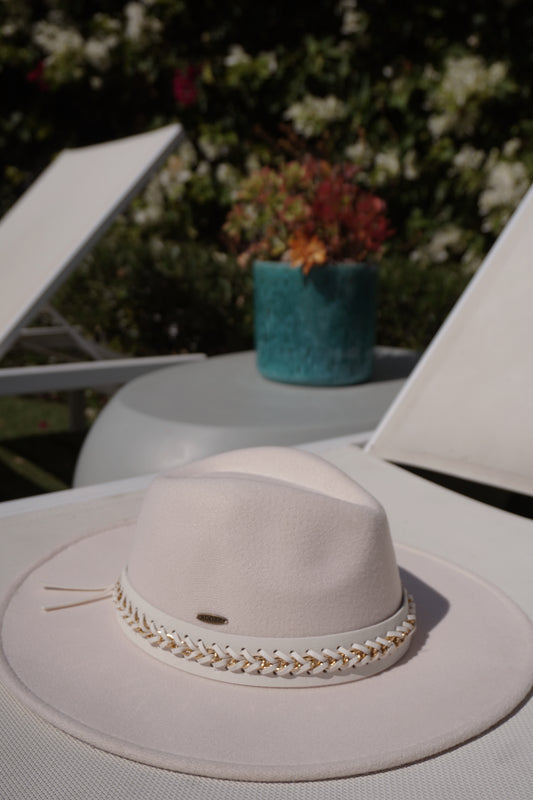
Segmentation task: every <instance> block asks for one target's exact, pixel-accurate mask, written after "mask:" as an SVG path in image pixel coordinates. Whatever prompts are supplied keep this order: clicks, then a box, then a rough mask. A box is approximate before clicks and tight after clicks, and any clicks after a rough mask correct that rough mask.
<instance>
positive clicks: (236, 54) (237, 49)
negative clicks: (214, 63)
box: [224, 44, 252, 67]
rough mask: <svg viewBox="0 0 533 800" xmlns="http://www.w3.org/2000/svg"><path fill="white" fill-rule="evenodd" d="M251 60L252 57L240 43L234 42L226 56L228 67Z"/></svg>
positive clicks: (225, 62)
mask: <svg viewBox="0 0 533 800" xmlns="http://www.w3.org/2000/svg"><path fill="white" fill-rule="evenodd" d="M251 60H252V57H251V56H250V55H248V53H247V52H246V50H244V48H243V47H241V45H240V44H232V45H231V47H230V49H229V53H228V55H227V56H226V57H225V58H224V64H225V65H226V67H238V66H240V65H241V64H248V63H249V62H250V61H251Z"/></svg>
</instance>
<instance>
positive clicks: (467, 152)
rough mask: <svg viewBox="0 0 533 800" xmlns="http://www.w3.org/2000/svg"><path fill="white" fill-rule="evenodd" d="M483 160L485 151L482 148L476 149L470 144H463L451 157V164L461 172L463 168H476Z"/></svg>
mask: <svg viewBox="0 0 533 800" xmlns="http://www.w3.org/2000/svg"><path fill="white" fill-rule="evenodd" d="M484 160H485V153H484V152H483V151H482V150H476V148H475V147H472V145H470V144H465V145H463V146H462V147H461V149H460V150H459V151H458V152H457V153H456V154H455V155H454V157H453V161H452V163H453V166H454V167H455V170H456V171H457V172H462V171H463V170H465V169H473V170H477V169H479V168H480V167H481V165H482V164H483V161H484Z"/></svg>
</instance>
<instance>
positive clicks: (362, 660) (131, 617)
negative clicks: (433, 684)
mask: <svg viewBox="0 0 533 800" xmlns="http://www.w3.org/2000/svg"><path fill="white" fill-rule="evenodd" d="M407 601H408V605H407V613H406V618H405V620H403V621H402V622H401V623H400V624H398V625H396V626H395V627H394V629H393V630H391V631H387V633H386V634H385V636H377V637H376V638H375V640H370V639H369V640H367V641H366V642H365V643H364V644H357V643H353V644H351V645H350V646H349V647H338V648H337V649H335V650H332V649H329V648H323V649H321V650H310V649H309V650H305V651H303V652H302V653H298V652H297V651H295V650H291V651H289V652H288V653H284V652H282V651H281V650H273V651H271V652H269V651H267V650H266V649H262V648H260V649H258V650H257V651H256V652H255V653H250V651H249V650H248V649H247V648H246V647H243V648H241V649H240V650H239V651H237V650H235V649H234V648H232V647H228V646H224V647H222V646H220V645H218V644H212V645H211V646H210V647H207V646H206V645H205V644H204V642H203V641H202V639H197V640H194V639H192V638H191V637H190V636H187V635H183V636H182V635H181V634H180V633H178V632H176V631H174V630H172V631H167V630H166V629H165V627H164V626H163V625H159V624H158V623H157V622H156V621H155V620H152V619H146V616H145V614H143V613H142V612H139V610H138V609H137V608H136V607H135V605H134V604H133V603H132V602H131V600H129V599H128V597H127V596H126V592H125V591H124V588H123V586H122V584H121V581H120V580H117V582H116V584H115V586H114V589H113V602H114V603H115V606H116V608H117V611H118V612H119V614H120V616H121V617H122V619H123V620H124V622H125V623H126V624H127V625H128V626H130V628H131V630H132V631H133V632H134V633H136V634H138V635H139V636H140V637H142V638H143V639H144V640H145V641H146V642H147V643H149V644H150V645H151V646H152V647H157V648H161V649H162V650H165V651H167V652H169V653H171V654H172V655H174V656H176V657H177V658H183V659H186V660H187V661H192V662H195V663H197V664H199V665H202V666H205V667H212V668H213V669H216V670H228V671H230V672H245V673H252V674H256V675H269V676H277V677H289V676H294V675H298V676H305V675H314V676H316V675H322V674H331V673H333V672H345V671H348V670H357V668H358V667H362V666H364V665H366V664H371V663H372V662H374V661H377V660H381V659H383V658H386V656H387V655H388V654H389V653H392V652H393V651H394V650H396V648H398V647H401V646H402V645H404V644H405V643H406V642H407V641H408V640H409V639H410V637H411V635H412V633H413V631H414V630H415V627H416V613H415V603H414V600H413V598H412V597H411V595H408V597H407Z"/></svg>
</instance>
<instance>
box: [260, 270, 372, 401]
mask: <svg viewBox="0 0 533 800" xmlns="http://www.w3.org/2000/svg"><path fill="white" fill-rule="evenodd" d="M376 290H377V270H376V268H375V267H374V266H371V265H368V264H324V265H322V266H319V267H315V268H313V269H312V270H311V272H310V274H309V275H307V276H305V275H303V273H302V271H301V270H300V269H294V268H293V267H291V266H290V265H289V264H285V263H280V262H272V261H256V262H255V263H254V328H255V347H256V351H257V367H258V369H259V372H260V373H261V374H262V375H263V376H264V377H265V378H270V379H271V380H275V381H282V382H284V383H297V384H306V385H308V386H342V385H348V384H354V383H361V382H362V381H366V380H368V379H369V378H370V375H371V373H372V357H373V348H374V341H375V308H376Z"/></svg>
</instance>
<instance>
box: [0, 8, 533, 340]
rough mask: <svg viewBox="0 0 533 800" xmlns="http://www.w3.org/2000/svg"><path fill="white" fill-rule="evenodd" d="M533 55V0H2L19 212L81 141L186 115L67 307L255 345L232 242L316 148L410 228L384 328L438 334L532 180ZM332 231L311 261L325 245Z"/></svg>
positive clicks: (0, 203)
mask: <svg viewBox="0 0 533 800" xmlns="http://www.w3.org/2000/svg"><path fill="white" fill-rule="evenodd" d="M281 21H282V24H281ZM532 69H533V5H531V4H529V3H526V1H525V0H513V2H511V0H507V2H500V3H493V4H492V5H491V6H490V8H489V7H488V6H487V3H486V2H484V0H468V2H467V0H453V1H452V0H438V2H437V0H424V2H422V0H411V2H410V3H408V4H405V3H390V2H389V3H386V2H385V0H315V2H314V3H311V4H310V3H308V2H304V0H294V1H293V3H290V4H287V3H282V2H281V1H280V0H271V1H270V2H269V3H268V4H267V5H266V6H264V7H262V8H261V15H260V21H259V23H258V18H257V7H256V5H255V4H253V3H235V2H229V0H204V2H203V3H202V4H200V5H199V4H194V3H185V2H183V0H143V2H141V1H140V0H106V2H105V3H100V2H99V3H90V2H88V0H39V2H32V0H2V3H1V10H0V70H1V72H2V85H3V87H4V94H3V102H2V114H1V115H0V152H1V156H2V158H1V160H0V164H1V166H0V170H1V178H2V179H1V180H0V213H3V212H4V211H6V210H7V209H8V208H9V207H10V206H11V205H12V204H13V202H14V201H15V200H16V198H17V197H18V196H19V195H20V194H21V193H22V192H23V191H24V190H25V188H27V186H28V185H29V184H30V183H31V181H32V180H33V179H34V178H35V177H36V176H37V175H38V173H39V172H40V171H41V170H42V169H43V167H44V166H46V164H48V163H49V162H50V160H51V159H52V158H53V157H54V156H55V154H56V153H57V152H58V151H60V150H61V149H62V148H64V147H74V146H79V145H86V144H92V143H95V142H98V141H103V140H109V139H113V138H117V137H120V136H125V135H128V134H132V133H137V132H141V131H144V130H149V129H151V128H154V127H157V126H159V125H161V124H164V123H167V122H171V121H175V120H179V121H181V122H182V123H183V125H184V127H185V129H186V131H187V134H188V137H189V141H188V142H187V143H186V144H184V145H182V146H181V147H180V148H178V150H177V151H176V153H175V154H174V155H173V156H172V157H171V159H170V160H169V161H168V163H167V164H166V165H165V166H164V167H163V169H162V170H161V171H160V173H159V174H158V175H156V176H154V177H153V179H152V180H151V181H150V183H149V185H148V186H147V188H146V190H145V191H144V193H143V194H142V195H141V196H140V197H139V198H138V199H137V201H136V202H135V203H134V205H133V207H132V209H131V211H130V212H128V214H127V215H126V216H124V217H123V218H122V219H121V221H120V222H119V223H118V227H116V228H115V229H114V230H112V231H110V233H109V235H108V236H107V238H106V239H105V240H104V241H103V242H102V244H101V246H100V247H99V250H98V252H99V262H98V263H99V264H101V265H102V267H101V269H98V268H97V266H96V265H95V263H94V260H91V262H90V263H91V269H90V270H89V269H85V268H82V269H81V270H78V271H76V273H75V275H74V276H73V277H72V278H71V283H70V284H69V285H68V286H67V287H65V291H64V293H63V294H62V300H61V302H62V311H63V312H64V313H65V314H66V315H67V316H70V318H72V319H73V321H74V322H76V323H78V324H85V326H86V328H87V329H88V330H89V331H91V330H94V329H95V316H96V317H98V319H97V323H96V328H97V329H98V330H99V331H101V335H102V336H103V337H104V336H108V337H109V338H111V339H114V338H116V339H117V340H118V341H120V343H121V346H122V347H123V348H124V349H126V350H129V351H130V352H139V351H140V350H141V349H142V348H145V349H146V348H148V349H149V348H150V347H151V348H152V349H153V350H159V349H161V350H163V349H167V350H168V349H173V350H174V349H175V350H180V349H186V348H189V347H193V346H194V347H198V348H200V349H206V350H208V351H211V352H212V351H213V350H215V349H217V348H224V347H229V346H232V347H233V346H235V347H243V346H246V343H247V342H249V341H250V340H249V333H248V331H249V317H250V313H251V312H250V309H251V299H250V293H249V287H248V285H247V283H246V281H245V278H246V273H245V272H243V271H242V270H240V269H239V267H238V265H237V264H236V262H235V259H234V258H233V257H232V255H231V254H228V253H227V246H226V243H225V242H224V241H221V239H220V230H221V228H222V225H223V223H224V220H225V218H226V216H227V213H228V210H229V209H230V208H231V207H232V206H233V205H234V203H235V198H236V193H237V192H238V191H239V186H240V185H241V183H242V180H243V179H245V178H246V177H247V176H248V175H251V174H252V173H253V172H255V171H257V170H258V169H261V168H262V167H274V168H275V167H276V165H277V164H279V163H282V162H286V161H297V162H302V159H303V155H304V154H305V153H312V154H313V156H314V157H317V158H319V159H322V160H327V161H329V162H331V163H336V162H342V161H349V162H352V163H353V164H354V165H357V166H359V167H361V170H360V172H359V173H358V175H357V181H358V184H359V186H360V189H361V190H363V189H364V190H366V191H368V192H369V193H370V194H376V193H377V194H379V196H380V197H382V198H383V199H384V201H386V203H387V212H388V215H389V217H390V219H391V226H392V227H393V228H394V230H395V236H394V239H392V240H391V241H390V242H388V243H387V247H386V249H385V252H384V255H383V258H382V260H381V265H380V297H379V307H378V314H379V327H378V340H379V341H381V342H382V343H384V344H398V345H407V346H416V347H423V346H424V345H425V344H426V343H427V342H428V341H429V339H430V338H431V336H432V335H433V334H434V333H435V331H436V329H437V328H438V326H439V324H440V322H441V321H442V319H443V317H444V316H445V314H446V313H447V311H448V310H449V308H450V307H451V305H452V303H453V302H454V301H455V299H456V297H457V296H458V294H459V293H460V292H461V290H462V289H463V287H464V285H465V283H466V282H467V280H468V279H469V278H470V276H471V275H472V273H473V272H474V271H475V270H476V269H477V267H478V265H479V264H480V262H481V261H482V259H483V257H484V255H485V254H486V252H487V251H488V249H489V247H490V246H491V244H492V243H493V241H494V239H495V237H496V236H497V235H498V233H499V232H500V231H501V229H502V227H503V225H504V224H505V223H506V221H507V220H508V219H509V216H510V215H511V214H512V212H513V211H514V209H515V208H516V205H517V203H518V202H519V200H520V199H521V197H522V196H523V194H524V192H525V191H526V189H527V187H528V185H529V183H530V181H531V178H532V176H533V85H532V83H531V80H530V77H531V72H532ZM328 202H331V198H329V199H328ZM295 235H296V234H295ZM313 235H316V236H317V238H318V240H319V241H320V242H322V244H324V242H323V241H322V240H321V239H320V236H319V235H318V233H316V234H313ZM311 239H312V235H311V236H310V232H309V231H307V233H306V231H302V232H301V233H300V234H298V236H297V237H296V244H297V245H298V244H300V245H301V246H300V250H302V248H303V254H302V253H300V256H301V257H302V258H303V263H304V264H305V263H308V261H309V258H311V260H315V261H317V260H319V259H320V258H322V252H323V251H322V249H321V247H320V245H319V244H317V243H316V242H314V243H313V247H314V248H315V249H314V250H313V247H311V245H310V241H311ZM243 241H244V239H243ZM248 246H249V245H248V244H245V246H244V247H243V248H242V249H246V247H248ZM309 247H310V248H311V249H309ZM278 249H279V253H280V256H281V255H282V254H283V253H284V252H285V251H286V250H287V249H288V245H287V243H285V245H280V246H279V248H278ZM296 249H298V248H296ZM139 253H143V254H144V258H145V259H147V261H146V264H144V263H141V260H140V258H137V255H136V254H139ZM328 257H329V256H328ZM343 257H344V256H343ZM173 261H175V267H174V269H173V271H172V270H170V266H169V265H170V264H171V263H172V262H173ZM209 265H212V266H209ZM222 265H223V266H222ZM217 270H218V272H217ZM147 272H148V274H147ZM96 274H98V282H99V285H98V286H97V285H96V282H95V285H94V286H93V285H92V284H91V281H92V278H91V275H93V276H94V275H96ZM171 274H172V277H170V276H171ZM217 274H220V280H216V279H215V276H216V275H217ZM148 275H149V276H150V277H149V278H148ZM102 284H103V286H104V287H105V289H102ZM172 287H175V288H174V296H173V297H172V302H171V301H170V299H168V304H167V298H168V295H169V292H171V290H172ZM76 292H78V293H79V294H80V295H81V297H82V298H83V296H84V293H85V294H87V293H88V295H89V296H90V297H91V298H93V299H94V302H87V303H85V302H83V301H80V300H79V298H77V296H76ZM102 298H105V302H104V300H103V299H102ZM157 304H159V305H164V311H163V312H161V313H160V312H159V311H158V310H157V309H156V305H157ZM172 306H174V311H172ZM148 309H151V310H150V313H148ZM219 309H223V310H224V311H223V315H222V316H220V315H218V316H217V314H218V311H219ZM241 312H242V313H241ZM172 314H174V320H172V318H171V317H172ZM222 319H223V320H224V323H223V326H224V329H226V328H228V326H230V327H231V320H232V319H234V320H236V322H235V324H234V325H233V327H231V337H230V338H231V344H230V342H229V340H228V339H225V338H224V337H223V336H222V333H221V330H222V322H221V320H222ZM215 320H216V322H215ZM185 323H186V324H185ZM176 326H177V327H176ZM187 326H192V327H193V329H194V337H193V339H191V338H190V337H188V334H187V332H186V327H187ZM176 330H178V333H177V334H176V335H174V334H175V331H176ZM217 337H218V340H220V344H218V345H217V344H216V342H217V341H218V340H217ZM141 340H142V341H141ZM143 352H145V350H143Z"/></svg>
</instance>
